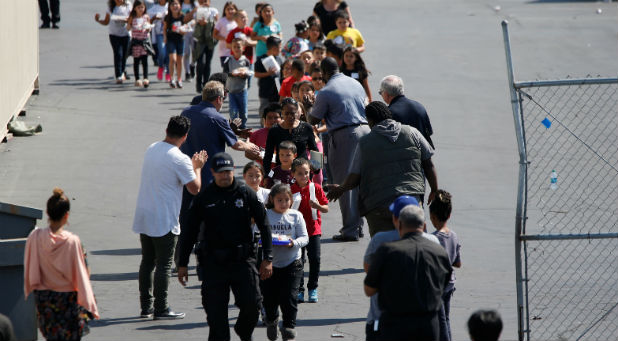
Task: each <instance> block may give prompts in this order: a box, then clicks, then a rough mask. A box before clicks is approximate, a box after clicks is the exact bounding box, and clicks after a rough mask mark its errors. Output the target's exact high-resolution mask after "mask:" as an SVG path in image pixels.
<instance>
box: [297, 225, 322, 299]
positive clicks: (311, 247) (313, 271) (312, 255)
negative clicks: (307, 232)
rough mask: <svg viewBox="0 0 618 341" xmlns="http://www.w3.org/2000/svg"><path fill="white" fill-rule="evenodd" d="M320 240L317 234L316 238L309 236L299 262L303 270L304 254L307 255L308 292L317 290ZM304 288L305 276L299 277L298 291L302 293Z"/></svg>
mask: <svg viewBox="0 0 618 341" xmlns="http://www.w3.org/2000/svg"><path fill="white" fill-rule="evenodd" d="M320 238H321V236H320V235H319V234H318V235H316V236H310V237H309V244H307V246H305V247H303V253H302V257H301V260H302V262H303V268H304V267H305V252H306V253H307V257H308V258H309V280H308V281H307V289H309V290H312V289H317V288H318V279H319V278H320V247H321V245H320V244H321V243H320ZM303 272H304V271H303ZM304 286H305V276H303V275H301V276H300V285H299V287H298V291H300V292H304V291H305V288H304Z"/></svg>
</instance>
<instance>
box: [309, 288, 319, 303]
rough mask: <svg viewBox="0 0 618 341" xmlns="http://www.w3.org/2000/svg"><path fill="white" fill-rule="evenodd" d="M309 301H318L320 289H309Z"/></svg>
mask: <svg viewBox="0 0 618 341" xmlns="http://www.w3.org/2000/svg"><path fill="white" fill-rule="evenodd" d="M309 303H318V289H309Z"/></svg>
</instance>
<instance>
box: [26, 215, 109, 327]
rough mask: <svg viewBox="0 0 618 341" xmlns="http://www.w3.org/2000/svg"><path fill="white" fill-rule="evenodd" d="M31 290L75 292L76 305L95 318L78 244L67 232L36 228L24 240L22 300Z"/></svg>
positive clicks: (95, 310) (93, 300) (86, 273)
mask: <svg viewBox="0 0 618 341" xmlns="http://www.w3.org/2000/svg"><path fill="white" fill-rule="evenodd" d="M33 290H52V291H57V292H71V291H77V303H78V304H79V305H81V306H82V307H84V308H85V309H86V310H88V311H89V312H90V313H92V315H94V316H95V317H96V318H99V311H98V309H97V303H96V301H95V298H94V293H93V291H92V286H91V285H90V277H89V276H88V270H87V269H86V262H85V260H84V252H83V250H82V244H81V242H80V240H79V237H78V236H77V235H74V234H73V233H71V232H69V231H64V230H63V231H62V232H60V233H58V234H54V233H53V232H52V231H51V230H50V229H49V227H46V228H37V229H35V230H34V231H32V232H31V233H30V235H29V236H28V240H27V241H26V252H25V255H24V293H25V297H28V295H29V294H30V293H31V292H32V291H33Z"/></svg>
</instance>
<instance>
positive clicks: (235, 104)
mask: <svg viewBox="0 0 618 341" xmlns="http://www.w3.org/2000/svg"><path fill="white" fill-rule="evenodd" d="M247 93H248V91H247V89H244V90H243V91H241V92H236V93H230V97H229V98H230V118H231V119H235V118H236V117H240V119H241V120H242V125H241V126H240V128H241V129H245V128H246V124H247V101H248V99H247Z"/></svg>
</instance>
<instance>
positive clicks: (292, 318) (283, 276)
mask: <svg viewBox="0 0 618 341" xmlns="http://www.w3.org/2000/svg"><path fill="white" fill-rule="evenodd" d="M302 270H303V264H302V262H301V261H300V259H297V260H295V261H293V262H292V264H290V265H288V266H286V267H285V268H276V267H274V266H273V275H272V276H271V277H270V278H268V279H267V280H264V281H262V294H263V295H264V309H265V310H266V321H267V322H273V321H275V320H276V319H278V318H279V308H281V315H282V316H283V322H282V325H283V328H291V329H293V328H294V327H296V314H297V312H298V301H297V300H298V285H299V284H300V277H301V276H302Z"/></svg>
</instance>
